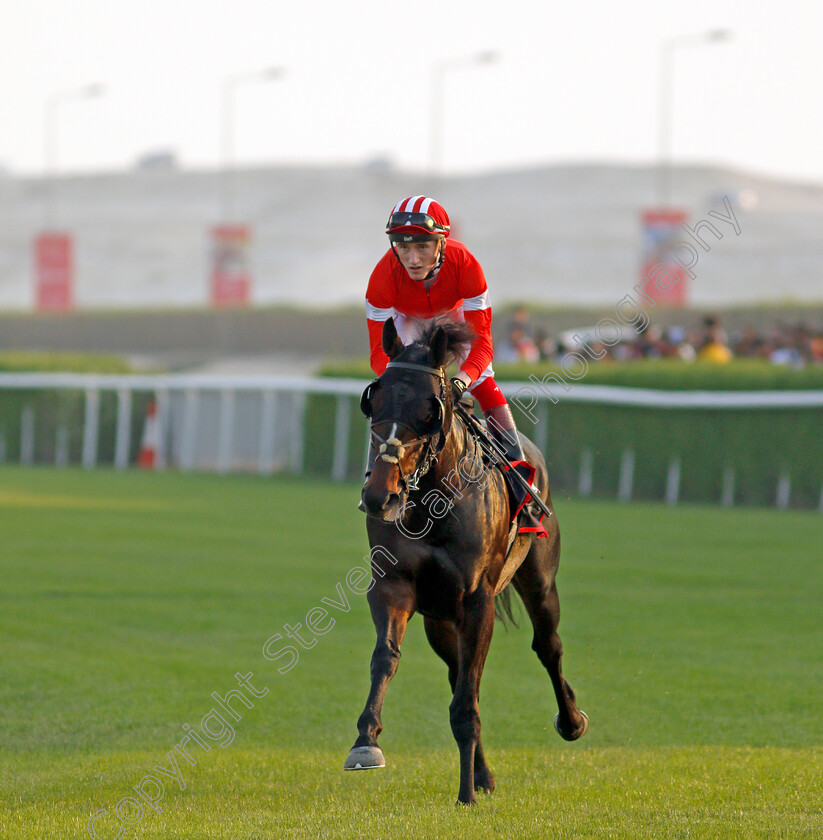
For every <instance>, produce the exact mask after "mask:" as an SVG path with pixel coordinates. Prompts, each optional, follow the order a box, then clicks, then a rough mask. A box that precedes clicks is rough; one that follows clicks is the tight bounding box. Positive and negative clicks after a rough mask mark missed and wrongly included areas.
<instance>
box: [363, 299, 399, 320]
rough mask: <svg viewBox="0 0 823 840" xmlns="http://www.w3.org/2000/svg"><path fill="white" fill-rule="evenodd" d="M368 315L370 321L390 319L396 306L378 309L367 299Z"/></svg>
mask: <svg viewBox="0 0 823 840" xmlns="http://www.w3.org/2000/svg"><path fill="white" fill-rule="evenodd" d="M366 317H367V318H368V319H369V320H370V321H388V320H389V318H393V317H394V307H390V308H389V309H378V308H377V307H376V306H372V305H371V304H370V303H369V302H368V301H366Z"/></svg>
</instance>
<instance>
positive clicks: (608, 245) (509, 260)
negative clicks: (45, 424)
mask: <svg viewBox="0 0 823 840" xmlns="http://www.w3.org/2000/svg"><path fill="white" fill-rule="evenodd" d="M654 174H655V172H654V169H653V168H652V167H633V166H619V165H582V164H581V165H566V166H551V167H545V168H540V169H534V170H523V171H507V172H495V173H491V174H485V175H474V176H466V177H459V178H438V179H433V178H432V177H431V176H421V175H417V174H414V173H408V172H399V171H394V170H392V169H391V168H387V167H379V168H375V167H348V168H343V167H337V168H330V167H326V168H323V167H315V168H307V167H302V168H301V167H288V168H286V167H275V168H266V169H245V170H240V171H239V172H238V173H237V177H236V195H237V216H238V217H239V219H240V220H241V221H242V222H244V223H246V224H248V225H250V227H251V230H252V235H253V240H252V245H251V248H250V253H249V257H250V264H251V269H252V274H253V278H254V284H253V293H252V301H253V303H254V304H255V305H261V304H262V305H266V304H282V303H295V304H300V305H309V306H329V305H338V304H347V303H352V304H359V303H360V302H361V301H362V297H363V290H364V287H365V282H366V279H367V277H368V274H369V272H370V271H371V268H372V267H373V265H374V263H375V262H376V260H377V259H378V257H379V255H380V253H381V252H382V249H383V248H384V247H385V244H386V243H385V241H384V239H385V237H384V236H383V234H382V228H383V224H384V222H385V216H386V213H387V210H388V208H389V207H391V206H392V204H393V203H394V202H395V201H396V200H397V196H401V195H406V194H415V193H418V192H428V193H431V194H434V195H436V196H438V197H440V198H441V199H442V200H443V201H444V203H446V204H447V206H448V208H449V211H450V213H451V215H452V219H453V221H454V226H455V233H456V235H457V237H458V238H461V239H464V240H465V241H466V242H468V243H469V244H470V246H471V248H472V250H473V251H474V252H475V253H476V254H477V256H478V257H479V259H480V260H481V262H482V263H483V266H484V268H485V270H486V274H487V276H488V279H489V285H490V289H491V293H492V295H493V300H494V303H495V305H499V304H500V303H501V302H505V301H512V302H513V301H528V302H529V303H530V305H538V306H539V305H543V306H553V307H565V306H574V305H577V306H602V305H609V304H610V305H612V306H613V305H614V303H615V302H616V301H618V300H619V299H620V298H621V297H622V296H623V295H624V294H626V292H627V291H628V290H629V289H631V287H632V286H633V285H634V284H635V283H636V282H637V280H638V274H639V265H640V259H641V256H640V248H641V242H640V240H641V225H640V214H641V212H642V211H643V210H644V209H645V208H647V207H649V206H650V205H652V204H653V198H654ZM220 179H221V174H220V173H219V172H216V171H213V172H206V171H203V172H186V171H179V170H177V169H175V168H174V167H173V166H167V167H164V166H160V167H141V168H138V169H135V170H134V171H130V172H113V173H105V174H96V175H88V176H71V177H64V178H61V179H59V182H57V183H56V184H48V183H46V182H44V180H43V179H39V178H28V179H21V178H15V177H12V176H11V175H9V174H6V175H4V176H2V177H0V307H2V309H5V310H7V311H8V310H16V311H26V310H29V309H31V307H32V302H33V292H32V274H33V267H32V242H33V239H34V236H35V235H36V233H37V232H38V230H40V229H42V227H43V225H44V204H45V201H46V192H47V190H50V189H53V190H54V193H55V196H54V202H55V204H56V206H57V208H58V211H59V216H58V225H59V227H62V228H64V229H66V230H68V231H71V233H72V234H73V236H74V241H75V253H76V256H75V273H76V289H75V302H76V306H77V307H78V308H80V309H118V308H120V309H131V308H135V307H139V308H143V309H146V308H150V309H165V308H169V307H172V308H175V307H176V308H181V307H203V306H206V305H207V303H208V282H209V271H210V260H211V251H210V247H211V246H210V242H209V230H210V229H211V227H212V226H213V225H215V224H217V223H219V222H221V221H225V220H223V219H220V218H219V198H220V193H221V183H220ZM49 194H50V193H49ZM673 195H674V197H675V203H676V204H677V205H678V206H680V207H682V208H683V210H685V211H686V212H687V213H688V214H689V216H690V218H691V220H692V221H695V220H697V219H699V218H704V217H705V216H706V214H707V213H708V212H709V211H710V210H713V209H715V210H716V209H722V207H723V197H724V196H728V198H729V200H730V201H731V203H732V206H733V207H734V208H735V213H736V214H737V217H738V220H739V223H740V226H741V233H740V235H739V236H735V235H734V232H733V231H732V229H731V227H730V226H728V225H726V226H721V227H722V228H723V233H724V236H723V239H722V241H719V242H715V241H714V240H713V239H712V238H711V237H710V240H711V241H710V244H711V246H712V247H711V250H710V252H709V253H703V252H701V254H700V264H699V266H698V267H697V269H696V275H697V276H696V278H695V279H694V280H693V281H692V284H691V290H690V303H692V304H693V305H695V306H704V307H717V306H729V305H740V304H751V303H783V302H787V301H800V302H808V301H818V302H819V301H823V282H821V279H823V240H821V238H820V235H819V232H820V230H821V225H822V223H823V186H814V185H803V184H797V183H790V182H785V181H779V180H775V179H767V178H762V177H758V176H755V175H752V174H748V173H744V172H740V171H735V170H731V169H721V168H711V167H697V166H694V167H688V166H683V167H678V168H677V169H676V170H675V177H674V190H673Z"/></svg>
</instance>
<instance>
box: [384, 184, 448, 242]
mask: <svg viewBox="0 0 823 840" xmlns="http://www.w3.org/2000/svg"><path fill="white" fill-rule="evenodd" d="M449 227H450V223H449V214H448V213H447V212H446V211H445V210H444V209H443V205H442V204H439V203H438V202H436V201H435V200H434V199H433V198H427V197H426V196H425V195H413V196H411V197H410V198H404V199H403V200H402V201H398V202H397V204H395V205H394V209H393V210H392V211H391V213H389V220H388V222H386V233H387V234H388V235H389V239H390V240H391V241H392V242H428V241H430V240H433V239H440V238H441V237H442V238H445V237H447V236H448V235H449Z"/></svg>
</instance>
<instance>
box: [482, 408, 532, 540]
mask: <svg viewBox="0 0 823 840" xmlns="http://www.w3.org/2000/svg"><path fill="white" fill-rule="evenodd" d="M483 416H484V417H485V418H486V426H487V428H488V430H489V434H490V435H491V436H492V437H493V438H494V440H495V441H496V442H497V443H498V444H499V445H500V447H501V448H502V449H503V451H504V452H505V454H506V458H507V459H508V460H509V463H510V464H511V469H513V470H516V471H517V472H518V473H519V474H520V475H521V476H522V477H523V478H524V479H526V481H527V482H528V483H529V484H530V485H531V487H532V488H533V490H534V494H535V495H538V490H537V488H536V487H535V486H534V484H531V481H532V478H533V476H534V467H533V466H532V465H530V464H529V463H528V462H527V461H526V457H525V455H524V454H523V444H522V443H521V442H520V436H519V435H518V434H517V427H516V426H515V423H514V417H513V415H512V410H511V408H509V406H508V404H504V405H501V406H496V407H495V408H492V409H490V410H489V411H486V412H484V414H483ZM508 484H509V487H510V488H511V491H512V496H513V499H512V502H513V505H514V510H515V511H517V513H516V514H515V515H516V516H517V521H518V524H519V527H518V533H519V534H528V533H534V534H537V536H538V537H547V536H548V533H547V532H546V529H545V528H544V527H543V524H542V522H541V519H542V516H540V515H539V514H535V512H534V510H533V506H532V505H530V504H529V501H530V497H529V494H528V493H527V492H526V488H525V487H523V485H522V484H521V483H520V482H519V481H517V480H512V481H509V482H508Z"/></svg>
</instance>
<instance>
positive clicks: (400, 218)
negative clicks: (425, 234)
mask: <svg viewBox="0 0 823 840" xmlns="http://www.w3.org/2000/svg"><path fill="white" fill-rule="evenodd" d="M406 225H410V226H413V227H419V228H423V229H424V230H429V231H431V232H432V233H438V232H439V233H445V232H446V231H447V230H448V229H449V228H448V226H446V225H439V224H437V222H436V221H435V220H434V219H433V218H432V217H431V216H430V215H429V214H428V213H392V214H391V216H389V221H388V223H387V224H386V230H387V231H393V230H395V229H396V228H402V227H405V226H406Z"/></svg>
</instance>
